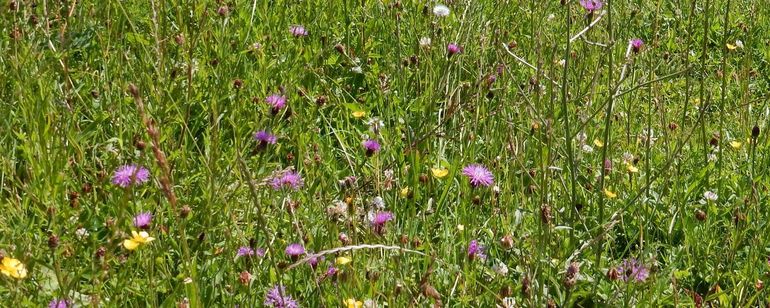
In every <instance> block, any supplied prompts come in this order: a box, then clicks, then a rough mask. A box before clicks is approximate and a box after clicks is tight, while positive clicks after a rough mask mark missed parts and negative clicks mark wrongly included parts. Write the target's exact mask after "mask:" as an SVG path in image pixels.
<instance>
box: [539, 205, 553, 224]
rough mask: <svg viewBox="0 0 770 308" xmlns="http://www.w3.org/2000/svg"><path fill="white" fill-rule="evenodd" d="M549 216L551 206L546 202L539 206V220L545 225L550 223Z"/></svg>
mask: <svg viewBox="0 0 770 308" xmlns="http://www.w3.org/2000/svg"><path fill="white" fill-rule="evenodd" d="M551 218H552V216H551V207H550V206H549V205H548V204H543V205H542V206H541V207H540V221H541V222H542V223H543V224H545V225H550V224H551Z"/></svg>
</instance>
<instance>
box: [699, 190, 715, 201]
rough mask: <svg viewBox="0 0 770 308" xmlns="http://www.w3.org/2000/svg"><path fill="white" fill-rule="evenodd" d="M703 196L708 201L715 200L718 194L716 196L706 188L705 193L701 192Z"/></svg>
mask: <svg viewBox="0 0 770 308" xmlns="http://www.w3.org/2000/svg"><path fill="white" fill-rule="evenodd" d="M703 198H706V200H708V201H717V199H718V198H719V196H717V194H716V193H714V192H713V191H710V190H707V191H706V192H705V193H703Z"/></svg>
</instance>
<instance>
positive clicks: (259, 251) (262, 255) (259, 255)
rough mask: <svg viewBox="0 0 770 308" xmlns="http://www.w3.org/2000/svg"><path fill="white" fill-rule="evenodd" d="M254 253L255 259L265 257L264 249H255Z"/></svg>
mask: <svg viewBox="0 0 770 308" xmlns="http://www.w3.org/2000/svg"><path fill="white" fill-rule="evenodd" d="M255 253H256V254H257V257H260V258H261V257H264V256H265V249H264V248H257V250H256V251H255Z"/></svg>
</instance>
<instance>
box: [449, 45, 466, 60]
mask: <svg viewBox="0 0 770 308" xmlns="http://www.w3.org/2000/svg"><path fill="white" fill-rule="evenodd" d="M446 51H447V53H449V56H450V57H451V56H453V55H455V54H458V53H460V52H462V51H463V48H462V47H460V45H457V44H456V43H449V45H447V46H446Z"/></svg>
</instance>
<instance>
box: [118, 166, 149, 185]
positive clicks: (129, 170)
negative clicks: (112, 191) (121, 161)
mask: <svg viewBox="0 0 770 308" xmlns="http://www.w3.org/2000/svg"><path fill="white" fill-rule="evenodd" d="M149 180H150V171H149V170H147V168H145V167H142V166H137V165H124V166H121V167H120V168H118V170H115V174H113V175H112V184H115V185H118V186H120V187H123V188H126V187H128V186H131V185H134V184H142V183H144V182H147V181H149Z"/></svg>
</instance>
